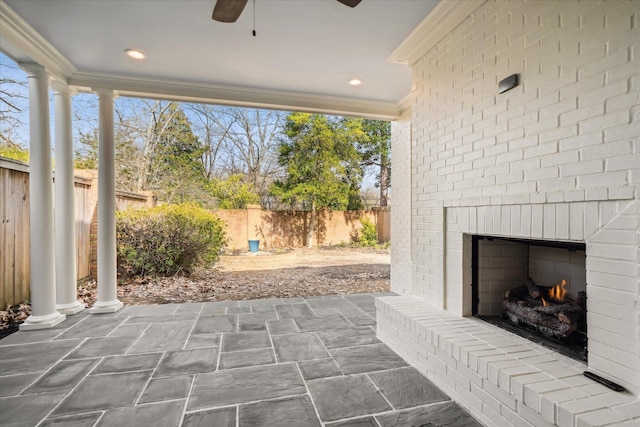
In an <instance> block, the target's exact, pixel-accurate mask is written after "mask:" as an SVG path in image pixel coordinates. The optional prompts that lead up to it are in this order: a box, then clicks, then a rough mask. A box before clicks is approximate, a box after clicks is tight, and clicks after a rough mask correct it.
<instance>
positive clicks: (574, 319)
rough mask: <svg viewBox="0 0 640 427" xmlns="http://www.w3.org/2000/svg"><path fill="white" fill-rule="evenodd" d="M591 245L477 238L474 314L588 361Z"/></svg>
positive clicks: (473, 287) (474, 242)
mask: <svg viewBox="0 0 640 427" xmlns="http://www.w3.org/2000/svg"><path fill="white" fill-rule="evenodd" d="M585 259H586V254H585V244H583V243H575V242H561V241H545V240H525V239H512V238H505V237H494V236H482V235H474V236H472V272H471V274H472V277H471V278H472V314H473V315H474V316H476V317H479V318H481V319H482V320H485V321H488V322H491V323H492V324H495V325H497V326H499V327H501V328H503V329H506V330H509V331H511V332H513V333H516V334H518V335H520V336H523V337H525V338H528V339H530V340H532V341H534V342H537V343H538V344H541V345H543V346H546V347H549V348H552V349H553V350H555V351H558V352H560V353H563V354H565V355H567V356H569V357H572V358H574V359H577V360H581V361H586V360H587V315H586V307H587V305H586V298H587V294H586V267H585Z"/></svg>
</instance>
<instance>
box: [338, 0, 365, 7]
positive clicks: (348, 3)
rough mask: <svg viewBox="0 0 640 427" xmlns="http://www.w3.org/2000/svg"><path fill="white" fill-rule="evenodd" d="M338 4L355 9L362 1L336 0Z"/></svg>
mask: <svg viewBox="0 0 640 427" xmlns="http://www.w3.org/2000/svg"><path fill="white" fill-rule="evenodd" d="M338 1H339V2H340V3H342V4H344V5H345V6H349V7H356V6H357V5H358V4H360V2H361V1H362V0H338Z"/></svg>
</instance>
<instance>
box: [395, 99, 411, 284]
mask: <svg viewBox="0 0 640 427" xmlns="http://www.w3.org/2000/svg"><path fill="white" fill-rule="evenodd" d="M391 134H392V144H391V159H392V162H393V167H392V168H391V174H392V176H391V178H392V182H393V195H392V208H391V235H392V236H393V243H392V245H391V290H393V291H394V292H397V293H399V294H410V293H411V285H412V282H413V279H412V276H413V275H412V269H413V265H412V262H411V200H412V199H411V121H410V112H405V114H404V115H403V116H402V117H401V118H400V119H398V120H396V121H395V122H393V123H392V124H391Z"/></svg>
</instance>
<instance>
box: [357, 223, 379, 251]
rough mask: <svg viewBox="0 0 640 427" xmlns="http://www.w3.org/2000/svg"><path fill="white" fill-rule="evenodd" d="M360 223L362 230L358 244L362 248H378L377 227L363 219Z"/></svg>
mask: <svg viewBox="0 0 640 427" xmlns="http://www.w3.org/2000/svg"><path fill="white" fill-rule="evenodd" d="M360 223H361V224H362V228H361V229H360V232H359V233H358V243H359V244H360V246H366V247H376V246H378V230H377V229H376V225H375V224H374V223H373V222H371V221H369V220H368V219H366V218H363V219H362V220H361V221H360Z"/></svg>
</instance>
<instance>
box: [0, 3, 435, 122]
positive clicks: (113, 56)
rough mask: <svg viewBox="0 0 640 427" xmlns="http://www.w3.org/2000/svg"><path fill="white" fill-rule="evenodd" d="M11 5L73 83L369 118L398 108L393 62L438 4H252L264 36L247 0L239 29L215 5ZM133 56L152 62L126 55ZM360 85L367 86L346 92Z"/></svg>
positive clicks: (399, 72)
mask: <svg viewBox="0 0 640 427" xmlns="http://www.w3.org/2000/svg"><path fill="white" fill-rule="evenodd" d="M5 2H6V4H7V5H8V6H9V7H10V8H11V9H13V11H14V12H16V13H17V14H18V15H19V16H20V17H21V18H22V19H24V21H26V22H27V23H28V24H29V25H30V26H31V27H33V29H35V30H36V32H37V33H39V34H40V35H41V36H43V37H44V38H45V39H46V40H47V41H48V42H49V43H50V44H51V45H53V47H55V49H56V50H58V51H59V52H60V53H61V54H62V56H64V57H65V58H66V59H67V60H68V61H69V62H70V63H71V64H72V65H73V67H75V70H73V72H72V74H71V75H70V76H68V78H69V82H70V83H72V84H76V85H78V86H90V87H106V86H109V87H108V88H110V89H115V90H120V91H122V92H123V93H125V94H136V93H139V94H144V93H149V94H152V93H153V92H154V91H155V92H156V93H157V94H158V95H163V94H164V95H171V94H172V95H175V97H176V98H179V97H180V95H184V98H185V99H186V98H199V97H202V98H203V99H205V98H206V99H210V100H212V101H216V100H217V101H222V102H225V101H228V102H229V103H234V102H235V103H239V104H242V103H245V104H251V103H253V104H262V105H269V104H272V105H273V106H276V107H278V106H279V107H280V108H285V107H296V106H298V107H300V108H301V109H314V108H316V107H314V106H313V104H314V101H313V99H314V98H316V99H318V100H319V103H318V107H317V108H316V109H318V110H322V108H321V107H322V106H323V105H324V106H327V105H328V104H331V103H332V102H335V103H337V104H340V103H341V102H345V103H351V104H352V105H364V104H369V105H370V106H371V108H369V109H367V108H363V109H362V112H365V113H366V111H368V110H370V111H371V112H374V111H375V110H380V112H382V111H383V110H385V109H386V110H385V111H390V110H391V109H392V108H391V107H393V108H397V107H396V104H397V102H398V101H399V100H401V99H402V98H403V97H404V96H406V95H407V94H408V93H409V92H410V89H411V87H410V85H411V76H410V70H409V67H408V66H406V65H404V64H398V63H392V62H389V61H387V58H388V57H389V55H390V54H391V53H392V52H393V50H394V49H395V48H396V47H398V45H399V44H400V43H401V42H402V41H403V40H404V39H405V37H406V36H407V35H409V33H410V32H411V31H412V30H413V29H414V28H415V27H416V26H417V25H418V24H419V23H420V22H421V21H422V20H423V19H424V18H425V17H426V16H427V15H428V13H429V12H430V11H431V10H432V9H433V8H434V7H435V6H436V5H437V3H438V0H363V1H362V2H361V3H360V5H358V6H357V7H356V8H353V9H351V8H349V7H346V6H344V5H342V4H340V3H339V2H337V1H336V0H256V10H255V12H256V17H255V19H256V30H257V37H253V36H252V35H251V30H252V22H253V4H252V1H251V0H250V1H249V2H248V3H247V6H246V8H245V10H244V12H243V14H242V15H241V17H240V19H239V20H238V21H237V22H236V23H233V24H224V23H219V22H216V21H213V20H212V19H211V13H212V11H213V7H214V5H215V0H128V1H115V0H29V1H25V0H5ZM0 36H1V33H0ZM5 45H6V46H3V44H2V40H1V38H0V48H3V50H5V51H8V52H7V53H8V54H9V55H10V56H13V57H14V59H16V60H26V59H28V58H24V57H19V56H20V55H21V53H20V52H16V51H15V49H13V51H11V50H12V49H11V47H10V45H9V44H8V43H5ZM127 48H136V49H140V50H142V51H144V53H146V55H147V59H146V60H145V61H142V62H139V61H135V60H132V59H130V58H128V57H126V56H125V55H124V50H125V49H127ZM354 77H357V78H360V79H362V81H363V84H362V85H361V86H357V87H353V86H350V85H348V83H347V82H348V81H349V80H350V79H352V78H354ZM142 81H146V82H149V81H152V82H155V83H154V84H155V86H153V85H151V86H145V85H141V84H140V82H142ZM176 84H178V86H176ZM180 85H183V87H182V88H180ZM169 86H172V88H173V89H170V90H166V88H167V87H169ZM159 87H162V88H165V89H158V88H159ZM176 87H177V89H176ZM249 93H253V94H254V95H248V94H249ZM256 93H259V94H260V96H257V97H256V96H255V94H256ZM200 94H202V95H200ZM242 94H244V95H242ZM297 100H298V101H299V102H298V101H297ZM328 109H330V108H328ZM337 110H339V108H338V109H337ZM355 110H357V108H355V109H354V112H356V113H357V112H358V111H355Z"/></svg>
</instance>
